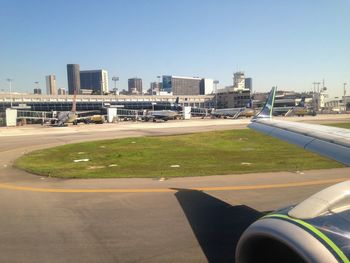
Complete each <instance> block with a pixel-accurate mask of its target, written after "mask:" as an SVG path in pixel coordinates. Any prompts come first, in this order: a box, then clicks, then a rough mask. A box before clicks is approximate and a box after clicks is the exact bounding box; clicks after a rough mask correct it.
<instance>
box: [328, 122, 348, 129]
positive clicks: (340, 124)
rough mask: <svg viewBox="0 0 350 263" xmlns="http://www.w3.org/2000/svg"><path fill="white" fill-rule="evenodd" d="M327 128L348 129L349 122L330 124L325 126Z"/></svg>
mask: <svg viewBox="0 0 350 263" xmlns="http://www.w3.org/2000/svg"><path fill="white" fill-rule="evenodd" d="M326 125H327V126H334V127H338V128H344V129H350V122H347V123H332V124H326Z"/></svg>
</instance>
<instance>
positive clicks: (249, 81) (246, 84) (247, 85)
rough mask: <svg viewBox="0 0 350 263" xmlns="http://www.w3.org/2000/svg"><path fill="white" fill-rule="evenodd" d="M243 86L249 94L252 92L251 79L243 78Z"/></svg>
mask: <svg viewBox="0 0 350 263" xmlns="http://www.w3.org/2000/svg"><path fill="white" fill-rule="evenodd" d="M244 85H245V88H246V89H249V90H250V92H252V90H253V79H252V78H245V81H244Z"/></svg>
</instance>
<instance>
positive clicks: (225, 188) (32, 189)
mask: <svg viewBox="0 0 350 263" xmlns="http://www.w3.org/2000/svg"><path fill="white" fill-rule="evenodd" d="M346 180H349V178H336V179H325V180H316V181H306V182H294V183H284V184H265V185H237V186H218V187H195V188H188V189H187V188H186V189H183V190H197V191H239V190H259V189H273V188H287V187H302V186H311V185H322V184H333V183H339V182H343V181H346ZM0 189H8V190H18V191H30V192H44V193H169V192H177V191H179V190H181V189H182V188H143V189H142V188H141V189H132V188H131V189H128V188H123V189H62V188H36V187H29V186H17V185H13V184H0Z"/></svg>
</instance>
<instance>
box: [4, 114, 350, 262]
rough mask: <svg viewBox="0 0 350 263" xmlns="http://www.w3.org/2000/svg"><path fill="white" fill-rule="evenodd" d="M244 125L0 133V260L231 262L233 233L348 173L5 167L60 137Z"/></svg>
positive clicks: (39, 129) (56, 142) (88, 137)
mask: <svg viewBox="0 0 350 263" xmlns="http://www.w3.org/2000/svg"><path fill="white" fill-rule="evenodd" d="M313 121H315V120H313ZM330 121H331V120H330ZM246 123H247V121H246V120H243V121H232V120H225V121H223V120H222V121H210V120H207V121H204V122H202V123H199V122H198V121H193V122H187V123H186V124H185V125H184V124H182V123H169V124H168V123H164V124H118V125H110V126H108V125H106V126H97V125H93V126H89V127H88V128H86V127H68V128H63V129H62V128H42V127H35V128H13V129H1V130H0V146H1V148H0V154H1V158H0V209H1V213H0V233H1V234H0V262H65V263H66V262H233V260H234V249H235V244H236V242H237V241H238V238H239V236H240V234H241V233H242V232H243V231H244V229H245V228H246V227H247V226H248V225H249V224H250V223H252V222H253V221H254V220H256V219H257V218H259V217H260V216H261V214H262V213H263V212H265V211H271V210H274V209H276V208H279V207H283V206H286V205H289V204H293V203H296V202H299V201H301V200H303V199H304V198H306V197H307V196H309V195H311V194H312V193H314V192H316V191H318V190H320V189H322V188H324V187H326V186H328V185H331V184H333V183H336V182H338V181H343V180H346V179H350V168H342V169H332V170H320V171H289V172H280V173H265V174H246V175H232V176H230V175H229V176H211V177H193V178H175V179H171V180H159V179H157V178H154V179H103V180H102V179H88V180H67V179H55V178H47V177H40V176H36V175H30V174H27V173H25V172H23V171H19V170H16V169H13V168H12V167H11V163H12V162H13V160H14V159H15V158H17V157H18V156H20V155H22V154H23V153H25V152H28V151H32V150H34V149H39V148H45V147H51V146H54V145H59V144H64V143H71V142H77V141H84V140H96V139H105V138H122V137H130V136H155V135H166V134H174V133H177V134H179V133H188V132H200V131H207V130H219V129H220V130H221V129H233V128H242V127H245V125H246Z"/></svg>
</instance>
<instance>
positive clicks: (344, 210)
mask: <svg viewBox="0 0 350 263" xmlns="http://www.w3.org/2000/svg"><path fill="white" fill-rule="evenodd" d="M349 259H350V181H346V182H343V183H340V184H337V185H334V186H331V187H329V188H326V189H324V190H322V191H321V192H319V193H317V194H315V195H313V196H311V197H310V198H308V199H306V200H305V201H303V202H301V203H300V204H298V205H297V206H292V207H288V208H284V209H281V210H278V211H276V212H274V213H271V214H268V215H266V216H264V217H262V218H261V219H260V220H258V221H256V222H255V223H253V224H252V225H251V226H250V227H248V228H247V229H246V231H245V232H244V233H243V235H242V236H241V238H240V240H239V242H238V245H237V248H236V262H237V263H253V262H269V263H274V262H284V263H288V262H297V263H299V262H322V263H323V262H324V263H333V262H350V261H349Z"/></svg>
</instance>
